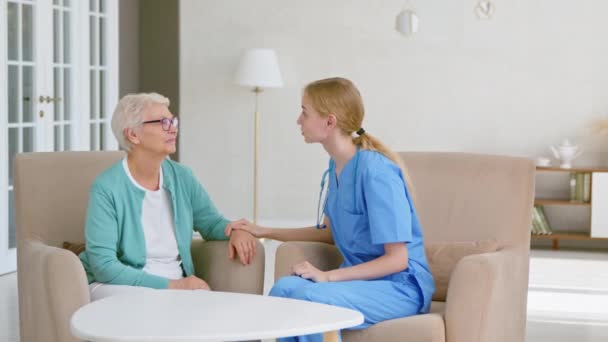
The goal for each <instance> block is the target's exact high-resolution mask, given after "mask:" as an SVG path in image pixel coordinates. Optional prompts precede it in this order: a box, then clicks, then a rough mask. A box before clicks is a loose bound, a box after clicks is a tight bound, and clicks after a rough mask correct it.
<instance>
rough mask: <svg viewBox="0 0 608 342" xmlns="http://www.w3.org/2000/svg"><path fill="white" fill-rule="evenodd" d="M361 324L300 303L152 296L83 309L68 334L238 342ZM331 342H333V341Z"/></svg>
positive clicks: (356, 315) (352, 314)
mask: <svg viewBox="0 0 608 342" xmlns="http://www.w3.org/2000/svg"><path fill="white" fill-rule="evenodd" d="M361 323H363V315H362V314H361V313H360V312H358V311H354V310H349V309H344V308H340V307H336V306H331V305H326V304H319V303H311V302H306V301H300V300H294V299H286V298H277V297H267V296H260V295H250V294H242V293H228V292H214V291H184V290H181V291H180V290H157V291H147V292H144V293H140V294H137V295H128V296H125V295H118V296H113V297H108V298H104V299H101V300H98V301H95V302H92V303H89V304H87V305H85V306H83V307H81V308H80V309H78V310H77V311H76V312H75V313H74V315H73V316H72V320H71V330H72V334H73V335H74V336H76V337H78V338H81V339H84V340H87V341H95V342H110V341H112V342H119V341H120V342H123V341H124V342H127V341H128V342H134V341H155V342H158V341H167V342H168V341H242V340H255V339H266V338H276V337H287V336H296V335H307V334H313V333H327V334H326V335H325V337H326V340H327V339H336V338H337V334H336V333H335V331H337V330H340V329H343V328H348V327H353V326H357V325H359V324H361ZM336 340H337V339H336Z"/></svg>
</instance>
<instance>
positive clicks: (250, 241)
mask: <svg viewBox="0 0 608 342" xmlns="http://www.w3.org/2000/svg"><path fill="white" fill-rule="evenodd" d="M256 246H257V240H256V238H254V237H253V236H252V235H251V234H250V233H248V232H246V231H243V230H234V231H232V233H231V234H230V242H229V243H228V257H230V259H232V258H234V256H235V254H238V256H239V259H241V263H242V264H243V265H249V264H250V263H251V261H252V260H253V257H254V256H255V249H256Z"/></svg>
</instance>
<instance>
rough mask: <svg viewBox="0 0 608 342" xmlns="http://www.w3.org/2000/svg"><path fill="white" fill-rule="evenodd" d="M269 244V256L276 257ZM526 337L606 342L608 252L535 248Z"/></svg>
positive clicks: (14, 312) (8, 311)
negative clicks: (555, 250) (556, 250)
mask: <svg viewBox="0 0 608 342" xmlns="http://www.w3.org/2000/svg"><path fill="white" fill-rule="evenodd" d="M268 247H269V248H268V250H267V254H266V255H267V256H270V255H274V253H273V252H274V248H273V247H274V246H273V245H272V244H270V246H268ZM267 259H268V260H267V261H268V263H267V265H268V266H270V267H268V268H267V271H268V273H269V274H272V272H273V270H272V268H271V266H272V265H273V264H274V260H272V258H267ZM267 280H270V278H268V279H267ZM18 335H19V332H18V305H17V276H16V274H15V273H13V274H8V275H4V276H0V341H2V342H18V341H19V338H18ZM526 341H527V342H549V341H551V342H566V341H576V342H600V341H602V342H604V341H608V252H603V253H593V252H569V251H558V252H554V251H542V250H534V251H533V252H532V258H531V260H530V291H529V295H528V330H527V339H526Z"/></svg>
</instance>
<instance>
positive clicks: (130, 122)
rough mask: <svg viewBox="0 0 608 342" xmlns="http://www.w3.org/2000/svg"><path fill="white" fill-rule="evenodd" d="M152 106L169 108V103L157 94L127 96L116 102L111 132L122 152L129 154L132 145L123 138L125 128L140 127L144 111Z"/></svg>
mask: <svg viewBox="0 0 608 342" xmlns="http://www.w3.org/2000/svg"><path fill="white" fill-rule="evenodd" d="M152 104H160V105H164V106H167V107H169V104H170V101H169V99H168V98H166V97H164V96H162V95H160V94H157V93H139V94H128V95H125V96H123V98H121V99H120V101H118V104H117V105H116V109H114V115H113V116H112V132H114V136H115V137H116V140H118V144H119V145H120V147H121V148H122V149H123V150H125V151H127V152H130V151H131V147H132V145H133V144H131V142H130V141H129V139H127V138H126V137H125V133H124V132H125V128H135V127H138V126H141V125H142V122H143V112H144V109H145V108H146V107H147V106H149V105H152Z"/></svg>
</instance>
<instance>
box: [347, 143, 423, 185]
mask: <svg viewBox="0 0 608 342" xmlns="http://www.w3.org/2000/svg"><path fill="white" fill-rule="evenodd" d="M353 143H355V145H357V146H361V149H362V150H368V151H376V152H378V153H381V154H382V155H384V156H385V157H386V158H388V159H390V160H391V161H392V162H393V163H395V164H397V166H398V167H399V169H401V173H402V174H403V179H404V180H405V184H406V185H407V187H408V189H409V191H410V194H412V196H413V195H414V189H413V185H412V182H411V179H410V175H409V173H408V172H407V169H406V167H405V164H404V163H403V160H402V159H401V157H399V155H398V154H397V153H395V152H394V151H393V150H391V149H390V148H388V147H387V146H386V145H384V144H383V143H382V142H381V141H380V140H379V139H378V138H376V137H374V136H372V135H370V134H369V133H367V132H364V133H363V134H361V135H359V136H357V137H353Z"/></svg>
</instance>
